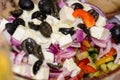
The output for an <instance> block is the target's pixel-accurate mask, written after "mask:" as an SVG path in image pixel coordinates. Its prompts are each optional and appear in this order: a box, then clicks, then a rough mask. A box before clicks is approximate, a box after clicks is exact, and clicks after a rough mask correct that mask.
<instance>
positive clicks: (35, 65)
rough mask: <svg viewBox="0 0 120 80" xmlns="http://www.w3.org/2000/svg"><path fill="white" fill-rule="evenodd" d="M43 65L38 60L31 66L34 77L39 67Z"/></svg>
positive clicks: (41, 61)
mask: <svg viewBox="0 0 120 80" xmlns="http://www.w3.org/2000/svg"><path fill="white" fill-rule="evenodd" d="M42 63H43V60H41V59H39V60H38V61H36V62H35V64H34V65H33V74H34V75H36V74H37V72H38V70H39V69H40V67H41V65H42Z"/></svg>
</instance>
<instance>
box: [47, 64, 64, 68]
mask: <svg viewBox="0 0 120 80" xmlns="http://www.w3.org/2000/svg"><path fill="white" fill-rule="evenodd" d="M47 65H48V66H49V67H50V68H52V69H60V68H62V64H60V63H57V64H52V63H47Z"/></svg>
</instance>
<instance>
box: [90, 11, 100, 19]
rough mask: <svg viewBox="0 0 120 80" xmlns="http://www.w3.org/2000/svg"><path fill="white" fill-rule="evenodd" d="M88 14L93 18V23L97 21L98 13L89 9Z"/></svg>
mask: <svg viewBox="0 0 120 80" xmlns="http://www.w3.org/2000/svg"><path fill="white" fill-rule="evenodd" d="M88 12H89V13H90V14H91V15H92V16H93V17H94V19H95V21H97V20H98V17H99V13H98V12H96V11H95V10H94V9H91V10H89V11H88Z"/></svg>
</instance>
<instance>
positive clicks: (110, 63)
mask: <svg viewBox="0 0 120 80" xmlns="http://www.w3.org/2000/svg"><path fill="white" fill-rule="evenodd" d="M118 66H119V65H118V64H115V63H113V62H109V63H107V67H108V69H109V70H110V71H112V70H114V69H116V68H117V67H118Z"/></svg>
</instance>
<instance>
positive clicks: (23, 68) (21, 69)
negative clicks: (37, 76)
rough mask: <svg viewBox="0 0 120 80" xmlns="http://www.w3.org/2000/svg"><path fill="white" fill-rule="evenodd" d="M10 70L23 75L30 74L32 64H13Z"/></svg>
mask: <svg viewBox="0 0 120 80" xmlns="http://www.w3.org/2000/svg"><path fill="white" fill-rule="evenodd" d="M12 70H13V72H15V73H18V74H21V75H23V76H31V73H32V66H31V65H28V64H20V65H13V66H12Z"/></svg>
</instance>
